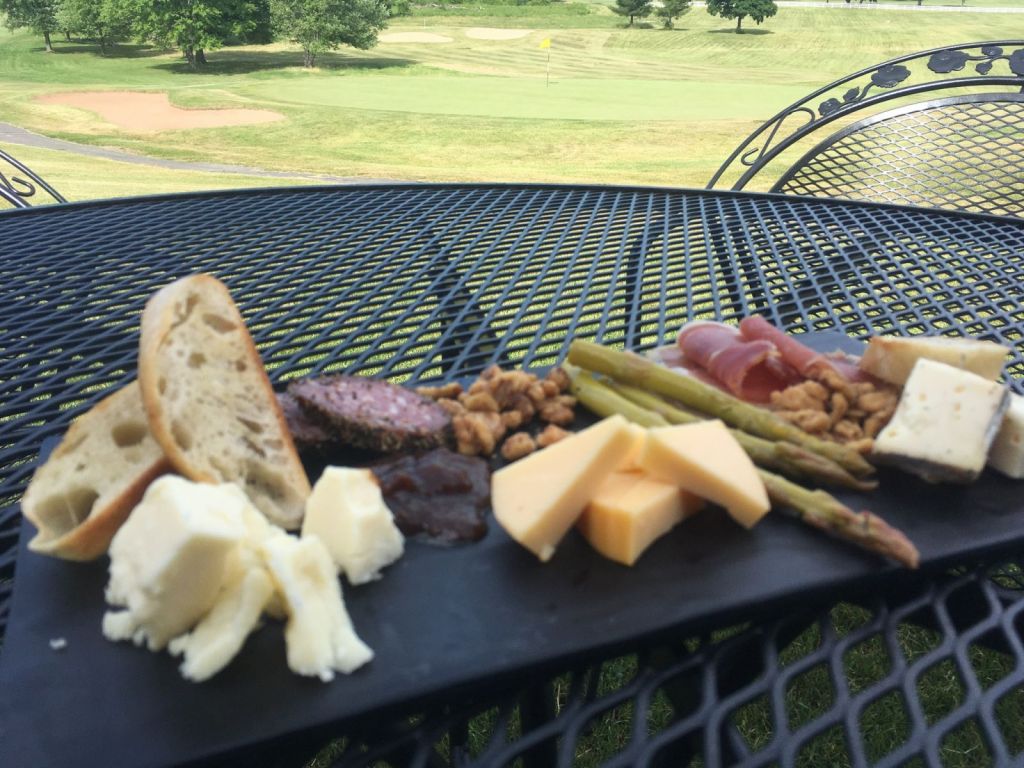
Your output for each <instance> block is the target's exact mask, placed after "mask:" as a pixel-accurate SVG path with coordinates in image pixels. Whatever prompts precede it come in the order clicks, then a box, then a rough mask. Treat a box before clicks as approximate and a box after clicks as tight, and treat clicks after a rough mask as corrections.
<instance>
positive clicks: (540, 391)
mask: <svg viewBox="0 0 1024 768" xmlns="http://www.w3.org/2000/svg"><path fill="white" fill-rule="evenodd" d="M526 395H527V397H529V398H530V400H532V401H533V404H534V405H537V406H540V405H541V403H543V402H544V401H545V400H547V399H548V394H547V392H545V391H544V385H543V384H542V383H541V382H539V381H535V382H533V383H532V384H530V386H529V388H528V389H527V390H526Z"/></svg>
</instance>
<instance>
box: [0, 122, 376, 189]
mask: <svg viewBox="0 0 1024 768" xmlns="http://www.w3.org/2000/svg"><path fill="white" fill-rule="evenodd" d="M2 144H16V145H20V146H24V147H35V148H38V149H54V150H58V151H61V152H73V153H74V154H77V155H88V156H90V157H99V158H103V159H105V160H116V161H117V162H121V163H133V164H135V165H149V166H155V167H157V168H167V169H170V170H176V171H205V172H209V173H238V174H243V175H245V176H263V177H266V178H273V179H309V180H312V181H323V182H330V183H333V184H373V183H386V182H392V181H394V179H366V178H361V177H357V176H328V175H324V174H314V173H299V172H289V171H268V170H266V169H263V168H252V167H250V166H247V165H225V164H221V163H190V162H185V161H183V160H167V159H164V158H160V157H146V156H145V155H134V154H132V153H131V152H124V151H122V150H119V149H106V148H104V147H93V146H90V145H88V144H76V143H75V142H72V141H64V140H63V139H51V138H50V137H49V136H42V135H40V134H38V133H32V132H31V131H26V130H25V129H24V128H19V127H18V126H16V125H11V124H10V123H0V145H2Z"/></svg>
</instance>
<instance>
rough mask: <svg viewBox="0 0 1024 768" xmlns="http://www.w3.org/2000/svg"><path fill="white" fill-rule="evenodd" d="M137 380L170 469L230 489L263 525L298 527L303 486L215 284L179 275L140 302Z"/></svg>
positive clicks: (221, 288) (227, 299)
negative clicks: (238, 490)
mask: <svg viewBox="0 0 1024 768" xmlns="http://www.w3.org/2000/svg"><path fill="white" fill-rule="evenodd" d="M139 384H140V386H141V390H142V400H143V403H144V405H145V408H146V412H147V414H148V418H149V426H150V429H151V430H152V432H153V436H154V437H155V438H156V441H157V442H158V443H159V444H160V446H161V447H162V448H163V450H164V452H165V453H166V454H167V457H168V459H169V460H170V461H171V463H172V464H173V465H174V468H175V469H176V470H177V471H178V472H180V473H181V474H183V475H185V476H186V477H188V478H190V479H192V480H196V481H200V482H234V483H237V484H238V485H239V486H241V487H242V489H243V490H244V491H245V492H246V494H247V495H248V496H249V497H250V498H251V499H252V501H253V503H254V504H255V505H256V506H257V507H258V508H259V509H260V511H262V512H263V514H264V515H266V516H267V518H269V519H270V520H271V521H272V522H274V523H277V524H278V525H280V526H282V527H284V528H289V529H294V528H297V527H299V525H300V524H301V523H302V516H303V513H304V509H305V500H306V498H307V497H308V496H309V493H310V486H309V480H308V478H307V477H306V472H305V469H304V468H303V466H302V463H301V461H300V460H299V456H298V453H297V452H296V450H295V444H294V442H293V441H292V437H291V434H290V433H289V431H288V427H287V423H286V421H285V418H284V414H283V413H282V411H281V407H280V404H279V403H278V401H277V397H276V395H275V394H274V391H273V388H272V387H271V384H270V379H269V377H268V376H267V373H266V370H265V369H264V367H263V361H262V360H261V358H260V355H259V352H258V351H257V350H256V346H255V344H254V343H253V341H252V337H251V336H250V335H249V331H248V330H247V329H246V327H245V322H244V320H243V319H242V316H241V313H239V311H238V308H237V307H236V306H235V303H234V301H233V300H232V298H231V294H230V293H229V291H228V289H227V287H226V286H225V285H224V284H223V283H221V282H220V281H219V280H218V279H217V278H215V277H213V276H212V275H207V274H197V275H192V276H190V277H185V278H182V279H180V280H176V281H175V282H173V283H171V284H170V285H167V286H165V287H164V288H162V289H161V290H160V291H158V292H157V293H156V294H154V295H153V296H152V297H151V298H150V300H149V302H148V303H147V304H146V308H145V311H144V312H143V314H142V328H141V337H140V344H139Z"/></svg>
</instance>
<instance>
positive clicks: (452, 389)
mask: <svg viewBox="0 0 1024 768" xmlns="http://www.w3.org/2000/svg"><path fill="white" fill-rule="evenodd" d="M416 391H417V392H418V393H419V394H421V395H423V396H424V397H429V398H430V399H431V400H441V399H452V398H456V397H458V396H459V395H461V394H462V385H461V384H459V382H457V381H451V382H448V383H447V384H441V385H440V386H437V387H429V386H428V387H417V388H416Z"/></svg>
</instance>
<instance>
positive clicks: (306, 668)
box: [262, 536, 373, 682]
mask: <svg viewBox="0 0 1024 768" xmlns="http://www.w3.org/2000/svg"><path fill="white" fill-rule="evenodd" d="M262 549H263V554H264V557H265V558H266V562H267V565H268V566H269V568H270V572H271V575H272V576H273V578H274V581H275V582H276V585H277V589H278V591H279V592H280V593H281V594H282V596H283V597H284V603H285V607H286V610H287V612H288V624H287V626H286V627H285V643H286V646H287V654H288V667H289V668H290V669H291V670H292V671H293V672H295V673H297V674H300V675H306V676H310V677H319V678H320V679H321V680H323V681H324V682H328V681H330V680H332V679H334V673H335V671H338V672H344V673H349V672H353V671H355V670H356V669H358V668H359V667H361V666H362V665H363V664H365V663H366V662H368V661H369V660H370V659H372V658H373V651H372V650H370V648H369V646H367V645H366V643H364V642H363V641H362V640H360V639H359V637H358V636H357V635H356V633H355V630H354V629H353V627H352V621H351V620H350V619H349V616H348V612H347V611H346V610H345V604H344V602H343V601H342V596H341V582H340V581H339V580H338V576H337V571H336V570H335V566H334V563H333V561H332V560H331V556H330V554H329V553H328V552H327V548H326V547H325V546H324V544H323V542H322V541H321V540H320V539H319V538H318V537H316V536H311V537H309V538H304V539H297V538H295V537H294V536H272V537H270V538H268V539H266V540H265V541H264V543H263V547H262Z"/></svg>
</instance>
